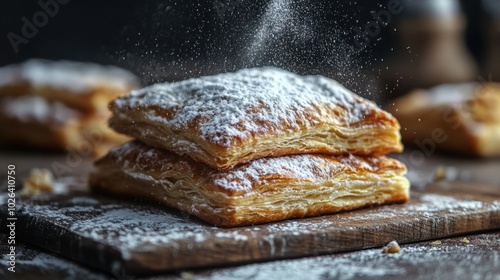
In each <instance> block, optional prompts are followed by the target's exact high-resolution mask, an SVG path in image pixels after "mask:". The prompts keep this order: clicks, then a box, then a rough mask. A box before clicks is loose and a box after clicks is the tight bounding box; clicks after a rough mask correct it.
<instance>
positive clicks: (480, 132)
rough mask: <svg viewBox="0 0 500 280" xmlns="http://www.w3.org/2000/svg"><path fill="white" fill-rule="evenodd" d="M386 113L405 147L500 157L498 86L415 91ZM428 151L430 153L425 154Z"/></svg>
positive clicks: (499, 86)
mask: <svg viewBox="0 0 500 280" xmlns="http://www.w3.org/2000/svg"><path fill="white" fill-rule="evenodd" d="M392 104H393V105H392V106H391V107H390V108H389V111H390V112H391V113H392V114H393V115H394V116H395V117H396V118H397V119H398V120H399V122H400V123H401V126H402V130H401V134H402V138H403V141H404V142H405V143H407V144H412V145H416V146H417V147H420V148H421V149H422V147H424V148H423V149H424V150H425V152H428V153H431V152H432V150H433V149H434V147H435V148H436V149H438V150H442V151H447V152H451V153H458V154H466V155H473V156H498V155H500V146H499V145H498V143H499V142H500V85H499V84H495V83H486V84H482V85H479V84H459V85H443V86H439V87H436V88H433V89H430V90H415V91H412V92H411V93H409V94H408V95H406V96H404V97H401V98H399V99H397V100H395V101H394V102H393V103H392ZM428 150H430V151H428Z"/></svg>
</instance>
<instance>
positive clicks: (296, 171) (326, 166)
mask: <svg viewBox="0 0 500 280" xmlns="http://www.w3.org/2000/svg"><path fill="white" fill-rule="evenodd" d="M337 160H338V161H337ZM370 160H371V159H364V158H361V157H356V156H353V155H346V156H337V157H333V156H320V155H311V154H301V155H289V156H282V157H276V158H262V159H257V160H254V161H252V162H250V163H248V164H244V165H241V166H238V167H236V168H234V169H232V170H229V171H227V172H225V173H223V176H217V174H216V175H215V176H214V177H215V178H216V179H215V180H214V183H215V184H216V185H218V186H220V187H222V188H224V189H227V190H234V191H250V190H251V189H252V188H253V187H254V184H255V183H256V182H259V184H266V180H267V179H268V178H273V179H275V180H279V178H289V179H292V178H293V179H294V180H297V181H298V182H301V181H303V182H318V183H320V182H325V181H329V180H331V179H333V178H334V177H335V175H337V174H338V173H340V172H342V171H346V170H351V171H354V170H355V169H356V168H361V169H363V170H368V171H371V172H374V171H375V170H377V166H376V165H374V164H373V163H370Z"/></svg>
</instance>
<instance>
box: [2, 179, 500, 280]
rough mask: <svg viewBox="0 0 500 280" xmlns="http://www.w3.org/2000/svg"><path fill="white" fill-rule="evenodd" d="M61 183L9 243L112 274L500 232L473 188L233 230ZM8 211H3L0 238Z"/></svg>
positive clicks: (497, 209)
mask: <svg viewBox="0 0 500 280" xmlns="http://www.w3.org/2000/svg"><path fill="white" fill-rule="evenodd" d="M69 185H71V187H70V188H69V189H68V191H69V192H68V193H66V194H58V195H54V194H53V195H44V196H39V197H35V198H27V199H22V200H18V201H17V211H16V216H17V221H16V238H17V239H18V240H23V241H25V242H29V243H32V244H34V245H37V246H39V247H42V248H45V249H47V250H50V251H52V252H55V253H57V254H60V255H62V256H64V257H67V258H69V259H73V260H75V261H78V262H81V263H84V264H87V265H90V266H93V267H95V268H98V269H101V270H104V271H107V272H111V273H115V274H116V273H118V274H123V273H126V274H127V275H138V274H145V273H154V272H158V271H166V270H174V269H187V268H198V267H206V266H218V265H229V264H235V263H242V262H254V261H262V260H271V259H283V258H291V257H299V256H312V255H319V254H327V253H334V252H341V251H349V250H359V249H365V248H371V247H377V246H383V245H385V244H387V243H388V242H390V241H392V240H396V241H397V242H399V243H410V242H415V241H422V240H433V239H438V238H443V237H448V236H453V235H460V234H464V233H470V232H477V231H485V230H490V229H498V228H500V190H499V189H498V188H495V187H488V186H482V185H472V184H458V183H453V184H449V183H443V184H434V185H430V186H427V187H426V189H422V190H419V191H414V192H412V200H411V202H410V203H407V204H404V205H390V206H382V207H374V208H368V209H362V210H358V211H352V212H345V213H340V214H336V215H326V216H321V217H315V218H307V219H295V220H288V221H282V222H277V223H270V224H264V225H256V226H247V227H239V228H217V227H214V226H211V225H208V224H206V223H204V222H202V221H200V220H198V219H196V218H194V217H189V216H187V215H185V214H182V213H179V212H178V211H175V210H171V209H167V208H165V207H163V206H159V205H153V206H151V205H148V204H144V203H141V202H134V201H125V200H119V199H114V198H110V197H104V196H99V195H95V194H89V193H88V191H87V190H86V189H85V187H84V184H82V183H72V184H69ZM2 201H5V199H2ZM3 203H5V202H3ZM6 211H7V207H6V206H5V205H1V206H0V217H1V219H2V225H1V229H2V230H5V229H6V225H5V224H6V222H7V221H6V220H5V217H7V213H6Z"/></svg>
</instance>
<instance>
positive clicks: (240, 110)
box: [114, 67, 378, 146]
mask: <svg viewBox="0 0 500 280" xmlns="http://www.w3.org/2000/svg"><path fill="white" fill-rule="evenodd" d="M323 105H326V106H328V107H331V108H335V107H337V106H340V107H341V108H343V109H345V110H346V112H345V113H338V116H336V117H337V121H338V122H342V123H344V122H345V123H347V125H349V124H353V123H356V122H360V121H362V120H363V119H364V118H365V117H366V115H367V114H368V113H370V112H372V111H373V110H378V108H377V107H376V106H375V105H374V104H372V103H371V102H368V101H361V99H360V98H359V97H357V96H355V95H354V94H353V93H352V92H350V91H349V90H347V89H346V88H344V87H343V86H341V85H340V84H339V83H337V82H336V81H333V80H331V79H328V78H325V77H319V76H308V77H303V76H299V75H296V74H294V73H291V72H287V71H285V70H281V69H277V68H271V67H267V68H251V69H243V70H240V71H237V72H235V73H225V74H219V75H215V76H208V77H201V78H194V79H189V80H185V81H181V82H176V83H164V84H156V85H153V86H150V87H147V88H144V89H141V90H138V91H135V92H133V93H132V94H131V95H130V96H126V97H122V98H120V99H118V100H116V101H115V102H114V106H115V107H116V108H117V109H118V110H119V109H120V108H123V107H130V108H143V109H144V110H146V111H148V110H151V106H153V107H160V108H162V109H164V110H168V111H169V112H172V114H158V113H157V112H156V111H154V110H151V111H150V112H149V117H151V118H153V119H155V120H157V121H161V122H163V123H164V124H165V125H166V126H169V127H171V128H172V129H173V130H175V131H182V130H185V129H186V128H187V127H189V126H190V124H192V123H193V122H194V120H196V121H197V122H199V125H198V127H197V129H198V130H199V131H200V132H199V133H200V135H199V136H200V137H201V138H202V139H204V140H207V141H209V142H211V143H216V144H219V145H222V146H229V145H230V144H231V142H230V141H231V139H233V138H234V137H238V138H242V139H245V138H248V137H250V136H251V135H254V134H264V133H268V134H276V133H280V132H282V133H286V132H293V131H298V130H299V129H300V126H299V125H298V124H299V123H303V124H305V125H306V127H309V126H313V125H315V122H317V120H311V119H308V118H307V117H306V116H305V115H304V113H305V111H306V110H313V111H316V112H317V113H318V114H322V112H321V111H320V110H319V109H318V108H319V107H320V106H323ZM148 108H149V109H148ZM330 117H331V116H330ZM262 124H269V125H266V126H263V125H262ZM283 124H287V125H291V127H287V128H286V129H285V128H282V127H283ZM280 129H284V130H289V131H280Z"/></svg>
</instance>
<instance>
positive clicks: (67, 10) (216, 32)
mask: <svg viewBox="0 0 500 280" xmlns="http://www.w3.org/2000/svg"><path fill="white" fill-rule="evenodd" d="M40 2H41V3H45V4H46V5H47V3H49V2H51V3H57V5H58V8H57V9H55V8H54V7H52V10H53V11H55V10H58V11H55V12H54V13H53V16H51V15H49V16H48V19H47V20H46V23H45V22H44V21H45V19H44V18H43V16H40V14H38V17H39V18H38V19H34V16H35V17H36V15H37V13H38V12H40V11H43V8H42V6H41V5H40ZM66 2H67V3H66ZM389 2H390V1H389V0H377V1H374V0H358V1H345V0H321V1H319V0H318V1H314V0H305V1H287V0H227V1H223V0H208V1H200V0H197V1H152V0H149V1H136V0H135V1H134V0H108V1H96V0H86V1H84V0H64V1H62V0H61V1H60V2H57V1H56V0H41V1H8V2H5V3H3V4H2V9H1V10H0V38H1V39H0V65H5V64H10V63H16V62H21V61H23V60H26V59H28V58H32V57H37V58H47V59H68V60H77V61H92V62H98V63H102V64H113V65H118V66H121V67H123V68H126V69H129V70H131V71H133V72H134V73H136V74H137V75H139V76H140V77H142V80H143V82H144V83H145V84H150V83H153V82H158V81H171V80H178V79H184V78H186V77H191V76H199V75H203V74H212V73H217V72H222V71H229V70H234V69H238V68H242V67H250V66H259V65H276V66H280V67H283V68H287V69H289V70H293V71H296V72H300V73H304V74H316V73H320V74H324V75H327V76H330V77H333V78H336V79H338V80H340V81H341V82H342V83H344V84H346V86H347V87H349V88H351V89H354V90H356V91H358V92H360V93H361V94H363V95H366V94H367V93H371V92H374V91H376V92H377V93H379V94H383V95H385V97H389V98H390V97H391V96H390V95H391V94H392V91H391V90H390V89H387V88H388V86H386V88H385V89H384V87H383V86H382V87H380V79H382V76H384V75H387V72H390V71H391V68H390V65H389V63H390V60H388V59H387V58H389V57H391V56H393V55H396V54H397V53H398V52H403V53H405V54H407V56H408V63H410V61H412V60H413V59H419V58H418V54H415V53H411V52H408V51H407V50H406V48H405V49H403V48H402V47H401V46H400V45H398V44H397V40H398V34H397V33H398V28H397V26H396V25H397V17H396V16H397V15H394V18H392V20H391V21H390V22H389V24H388V25H387V26H383V25H382V26H381V28H380V30H379V32H380V34H377V35H376V36H373V38H371V39H370V41H369V43H368V44H367V46H366V47H363V48H361V49H360V48H357V47H356V46H355V44H354V39H353V38H355V35H356V32H355V28H356V27H359V28H361V29H364V27H365V26H366V25H367V23H369V22H370V21H373V19H374V18H373V16H372V15H371V14H370V12H371V11H380V10H384V9H387V5H388V3H389ZM63 3H65V4H63ZM461 5H462V10H463V12H464V14H465V15H466V18H467V22H468V24H467V25H466V29H465V31H464V44H465V45H466V47H467V50H468V51H469V52H470V54H471V55H472V56H473V57H474V58H475V60H476V61H478V62H480V61H481V59H482V54H483V53H484V47H485V46H484V45H485V43H484V42H485V38H484V36H485V35H484V34H485V32H484V29H485V28H486V27H485V25H484V24H485V23H484V19H485V15H484V11H483V10H484V9H482V8H481V3H480V1H475V0H462V1H461ZM23 17H25V19H27V20H28V21H30V22H31V23H33V20H38V23H39V24H40V25H43V26H41V27H39V28H36V29H37V30H36V32H34V33H35V34H34V35H33V34H31V35H33V36H32V38H25V41H23V42H20V43H19V41H16V42H17V43H16V44H18V45H17V48H18V52H17V53H16V52H15V48H14V47H13V46H12V42H11V41H12V40H14V39H15V38H14V39H13V37H12V36H14V35H12V33H14V34H16V35H19V36H22V29H23V26H24V25H25V21H23ZM41 23H45V24H41ZM31 31H33V30H31ZM375 31H377V30H375ZM32 33H33V32H32ZM9 34H11V35H10V37H9ZM31 35H30V36H31ZM23 38H24V36H23ZM17 39H18V38H17ZM409 47H411V46H408V48H409ZM398 74H399V73H398ZM375 85H376V86H375ZM374 88H377V89H376V90H375V89H374ZM374 98H376V97H374Z"/></svg>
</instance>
